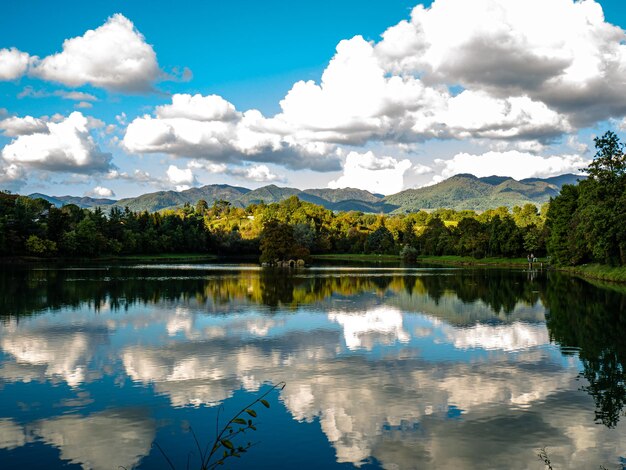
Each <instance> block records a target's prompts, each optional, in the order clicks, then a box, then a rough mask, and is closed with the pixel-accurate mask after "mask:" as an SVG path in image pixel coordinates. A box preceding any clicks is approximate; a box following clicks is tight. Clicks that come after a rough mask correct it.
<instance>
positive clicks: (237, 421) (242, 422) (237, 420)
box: [233, 418, 246, 424]
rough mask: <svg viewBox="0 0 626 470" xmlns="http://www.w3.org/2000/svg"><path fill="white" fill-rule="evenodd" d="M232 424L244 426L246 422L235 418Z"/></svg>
mask: <svg viewBox="0 0 626 470" xmlns="http://www.w3.org/2000/svg"><path fill="white" fill-rule="evenodd" d="M233 423H236V424H246V420H245V419H243V418H235V419H233Z"/></svg>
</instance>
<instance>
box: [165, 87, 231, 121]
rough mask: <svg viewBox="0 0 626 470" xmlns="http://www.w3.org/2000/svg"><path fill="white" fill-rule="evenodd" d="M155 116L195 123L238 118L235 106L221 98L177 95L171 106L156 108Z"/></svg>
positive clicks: (173, 98)
mask: <svg viewBox="0 0 626 470" xmlns="http://www.w3.org/2000/svg"><path fill="white" fill-rule="evenodd" d="M155 113H156V116H157V117H158V118H161V119H168V118H184V119H191V120H195V121H232V120H234V119H236V118H239V117H240V114H239V113H237V111H236V110H235V106H233V105H232V104H231V103H229V102H228V101H226V100H225V99H224V98H222V97H221V96H217V95H209V96H202V95H199V94H196V95H193V96H191V95H186V94H177V95H174V96H172V104H170V105H164V106H157V107H156V110H155Z"/></svg>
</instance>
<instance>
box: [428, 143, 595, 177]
mask: <svg viewBox="0 0 626 470" xmlns="http://www.w3.org/2000/svg"><path fill="white" fill-rule="evenodd" d="M435 164H436V165H437V166H440V167H442V170H441V173H440V175H441V177H440V178H444V179H445V178H449V177H450V176H453V175H456V174H459V173H471V174H473V175H475V176H478V177H482V176H492V175H504V176H512V177H513V178H515V179H518V180H519V179H524V178H533V177H539V178H545V177H549V176H556V175H561V174H564V173H579V172H580V171H581V170H582V169H583V168H585V167H587V166H588V165H589V161H588V160H585V159H584V158H583V157H581V156H580V155H553V156H549V157H539V156H537V155H532V154H530V153H524V152H518V151H515V150H511V151H508V152H487V153H484V154H482V155H471V154H468V153H459V154H457V155H455V156H454V157H453V158H451V159H449V160H443V159H437V160H435Z"/></svg>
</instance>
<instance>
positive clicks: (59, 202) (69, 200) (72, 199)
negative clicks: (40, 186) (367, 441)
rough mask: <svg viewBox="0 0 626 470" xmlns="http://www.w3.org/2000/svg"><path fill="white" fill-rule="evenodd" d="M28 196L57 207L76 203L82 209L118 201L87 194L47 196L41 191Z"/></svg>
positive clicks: (103, 205)
mask: <svg viewBox="0 0 626 470" xmlns="http://www.w3.org/2000/svg"><path fill="white" fill-rule="evenodd" d="M28 197H30V198H33V199H37V198H41V199H45V200H46V201H48V202H50V203H51V204H54V205H55V206H57V207H61V206H65V205H67V204H76V205H77V206H78V207H80V208H81V209H90V208H92V207H105V206H110V205H112V204H115V203H116V202H117V201H115V200H114V199H105V198H97V199H96V198H92V197H87V196H83V197H80V196H47V195H46V194H41V193H33V194H29V195H28Z"/></svg>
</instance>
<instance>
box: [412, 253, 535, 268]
mask: <svg viewBox="0 0 626 470" xmlns="http://www.w3.org/2000/svg"><path fill="white" fill-rule="evenodd" d="M417 262H418V263H428V264H451V265H454V266H502V267H515V268H525V267H527V266H528V261H527V260H526V258H480V259H477V258H473V257H471V256H453V255H448V256H420V257H419V258H417ZM540 265H541V263H539V262H538V263H535V264H534V266H535V267H539V266H540ZM544 267H545V264H544Z"/></svg>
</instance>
